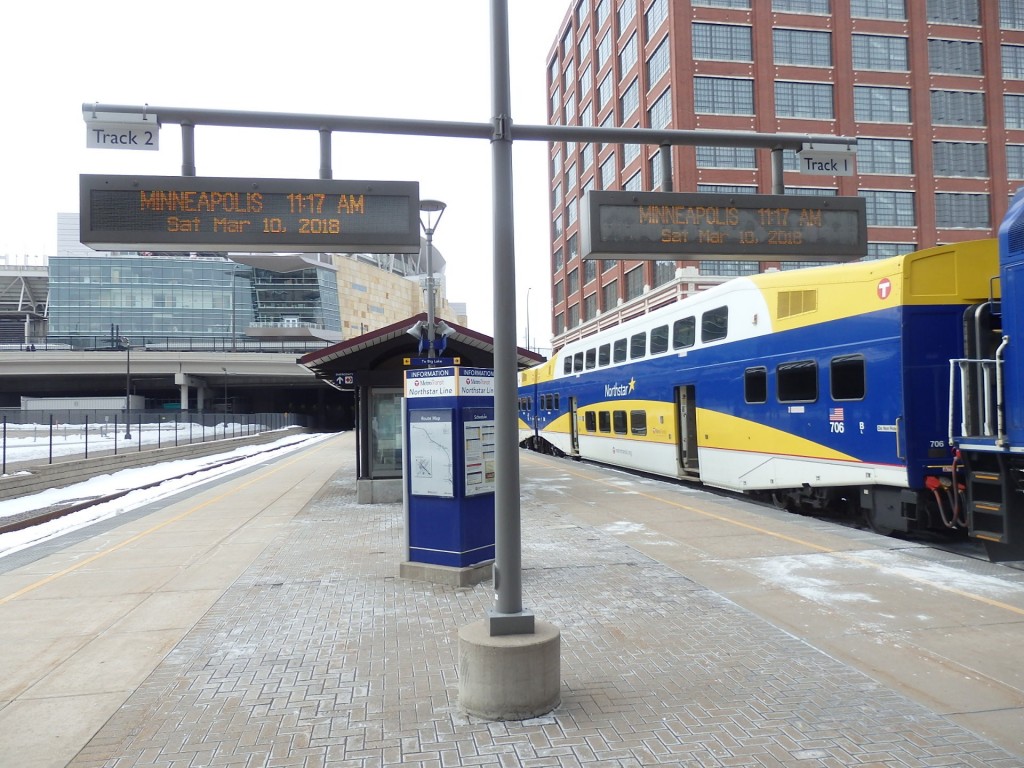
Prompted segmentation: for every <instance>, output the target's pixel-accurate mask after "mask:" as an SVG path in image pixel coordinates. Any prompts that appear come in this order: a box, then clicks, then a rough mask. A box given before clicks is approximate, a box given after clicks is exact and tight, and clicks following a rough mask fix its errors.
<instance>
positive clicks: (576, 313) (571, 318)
mask: <svg viewBox="0 0 1024 768" xmlns="http://www.w3.org/2000/svg"><path fill="white" fill-rule="evenodd" d="M566 323H567V324H568V325H567V327H569V328H575V327H576V326H578V325H579V324H580V305H579V304H573V305H572V306H571V307H569V312H568V318H567V319H566Z"/></svg>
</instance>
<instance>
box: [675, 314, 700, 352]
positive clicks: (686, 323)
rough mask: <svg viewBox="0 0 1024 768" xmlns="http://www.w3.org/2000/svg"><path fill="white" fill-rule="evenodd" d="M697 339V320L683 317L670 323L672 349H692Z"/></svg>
mask: <svg viewBox="0 0 1024 768" xmlns="http://www.w3.org/2000/svg"><path fill="white" fill-rule="evenodd" d="M696 338H697V319H696V318H694V317H684V318H682V319H681V320H676V321H675V322H674V323H672V349H685V348H686V347H692V346H693V342H694V341H695V340H696Z"/></svg>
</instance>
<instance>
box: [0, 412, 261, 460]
mask: <svg viewBox="0 0 1024 768" xmlns="http://www.w3.org/2000/svg"><path fill="white" fill-rule="evenodd" d="M125 426H126V425H125V423H124V422H123V421H122V422H120V423H118V424H116V425H115V423H114V422H100V423H95V422H93V423H91V424H89V425H88V430H87V429H86V425H83V424H54V425H53V426H52V427H51V425H49V424H10V423H8V424H6V425H5V434H4V435H3V436H0V450H2V451H3V456H4V459H5V461H6V463H7V464H14V463H17V462H20V461H35V460H38V459H46V458H48V457H49V456H50V455H51V454H52V455H53V456H54V457H58V456H84V455H85V454H86V452H88V453H89V454H90V455H91V454H94V453H99V452H100V451H111V450H113V449H114V448H115V446H116V448H117V451H118V453H123V452H127V451H137V450H139V444H140V442H141V444H142V446H143V447H150V448H156V447H157V446H162V447H168V446H171V445H175V444H177V445H188V444H189V443H201V442H203V441H204V440H218V439H222V438H224V437H241V436H242V435H249V434H258V433H260V432H266V431H267V430H268V429H269V427H268V426H267V425H266V424H258V423H252V422H245V421H237V420H235V421H221V422H219V423H216V424H199V423H194V422H182V423H175V422H173V421H171V422H146V423H143V424H139V423H137V422H132V424H131V429H130V430H126V429H125ZM115 427H116V429H115ZM126 431H127V433H128V434H130V435H131V438H130V439H125V433H126Z"/></svg>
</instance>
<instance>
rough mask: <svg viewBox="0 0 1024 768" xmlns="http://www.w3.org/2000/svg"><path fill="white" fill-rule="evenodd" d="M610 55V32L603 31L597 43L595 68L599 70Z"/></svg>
mask: <svg viewBox="0 0 1024 768" xmlns="http://www.w3.org/2000/svg"><path fill="white" fill-rule="evenodd" d="M611 57H612V33H611V32H605V33H604V37H602V38H601V42H600V43H598V44H597V68H598V70H600V69H601V68H602V67H604V65H605V63H606V62H607V61H608V59H610V58H611Z"/></svg>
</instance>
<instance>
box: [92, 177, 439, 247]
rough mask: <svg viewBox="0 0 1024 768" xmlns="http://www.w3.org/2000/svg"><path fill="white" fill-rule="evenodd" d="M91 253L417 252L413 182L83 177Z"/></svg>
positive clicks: (416, 205)
mask: <svg viewBox="0 0 1024 768" xmlns="http://www.w3.org/2000/svg"><path fill="white" fill-rule="evenodd" d="M80 190H81V201H80V202H81V207H80V209H79V210H80V211H81V214H80V216H81V241H82V243H84V244H85V245H88V246H90V247H92V248H94V249H96V250H122V251H123V250H135V251H197V250H206V251H211V250H212V251H231V250H244V251H260V252H266V251H298V252H301V253H316V252H320V251H331V252H342V253H352V252H369V253H418V252H419V250H420V223H419V183H418V182H412V181H334V180H330V179H239V178H215V177H203V176H102V175H89V174H83V175H82V176H81V178H80Z"/></svg>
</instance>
